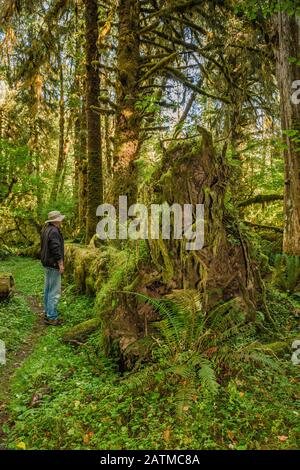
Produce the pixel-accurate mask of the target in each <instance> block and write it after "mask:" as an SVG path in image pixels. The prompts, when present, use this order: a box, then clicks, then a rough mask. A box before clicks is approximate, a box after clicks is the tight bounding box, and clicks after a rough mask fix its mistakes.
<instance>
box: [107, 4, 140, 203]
mask: <svg viewBox="0 0 300 470" xmlns="http://www.w3.org/2000/svg"><path fill="white" fill-rule="evenodd" d="M139 8H140V1H139V0H120V2H119V43H118V50H117V84H116V98H117V99H116V101H117V114H116V125H115V129H116V130H115V136H114V158H113V172H114V176H113V184H112V188H111V197H110V199H111V200H112V201H113V202H114V203H115V204H116V205H117V203H118V197H119V195H127V196H128V200H129V204H131V203H132V202H135V199H136V190H137V186H136V184H137V171H136V165H135V160H136V159H137V156H138V151H139V132H140V114H139V111H138V110H137V109H136V107H135V105H136V102H137V99H138V93H139V75H140V70H139V66H140V52H139V47H140V41H139V27H140V26H139V18H140V11H139Z"/></svg>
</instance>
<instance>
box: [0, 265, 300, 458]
mask: <svg viewBox="0 0 300 470" xmlns="http://www.w3.org/2000/svg"><path fill="white" fill-rule="evenodd" d="M0 270H1V271H9V272H12V273H13V275H14V277H15V280H16V294H15V296H14V297H13V298H12V299H10V300H9V301H5V302H2V303H1V304H0V338H1V339H3V340H4V341H5V343H6V346H7V365H6V366H0V373H1V385H0V403H1V405H0V449H1V448H2V449H176V448H177V449H277V448H278V449H296V448H298V447H299V441H298V439H299V414H300V410H299V379H300V376H299V366H294V365H293V364H292V363H291V360H290V355H286V356H285V357H282V358H280V359H278V367H275V368H272V367H270V366H269V365H266V366H265V368H260V369H258V368H257V369H253V368H251V367H250V365H249V364H243V365H242V369H241V373H239V374H237V375H236V376H232V377H231V378H230V379H227V380H226V382H224V384H222V386H221V387H220V388H221V393H219V394H218V396H217V397H214V398H212V397H210V396H209V395H206V396H201V394H200V395H199V397H195V399H194V400H193V404H192V405H191V407H190V408H189V409H188V410H187V412H186V415H185V416H184V417H183V418H182V417H181V418H179V417H176V413H174V406H175V397H174V393H173V390H172V384H166V385H164V386H163V387H159V386H158V387H156V388H155V389H152V390H151V389H148V388H146V389H145V390H138V391H134V392H133V391H131V390H128V387H127V386H126V384H125V383H124V380H123V379H124V374H122V373H120V372H119V370H118V366H117V364H116V363H115V362H114V361H113V360H112V359H108V358H106V357H105V356H104V354H103V353H102V350H101V342H100V333H99V332H96V333H95V334H93V335H91V337H90V338H89V340H88V341H87V343H85V344H79V345H77V346H76V347H74V346H71V345H67V344H64V343H63V342H62V341H61V335H62V332H63V331H64V329H65V328H68V327H69V326H71V325H75V324H77V323H79V322H80V321H83V320H85V319H88V318H91V317H93V316H94V309H93V299H92V298H89V297H87V296H83V295H79V294H78V293H77V292H76V291H75V289H74V286H72V285H64V286H63V296H62V300H61V303H60V312H61V315H62V317H63V319H64V321H65V325H64V326H63V327H59V328H58V327H56V328H54V327H45V326H44V325H43V321H42V310H43V309H42V303H41V301H42V291H43V270H42V268H41V266H40V263H39V262H38V261H36V260H32V259H29V258H18V257H11V258H8V259H7V260H5V261H2V262H1V264H0ZM276 299H277V304H276V305H277V307H276V305H275V304H274V303H273V305H272V307H273V311H274V310H276V308H277V310H278V311H280V312H281V316H284V315H285V316H286V317H287V318H288V317H289V315H291V313H290V311H289V304H288V303H287V302H286V299H284V297H281V296H280V295H279V294H278V293H277V294H276ZM275 313H276V312H275Z"/></svg>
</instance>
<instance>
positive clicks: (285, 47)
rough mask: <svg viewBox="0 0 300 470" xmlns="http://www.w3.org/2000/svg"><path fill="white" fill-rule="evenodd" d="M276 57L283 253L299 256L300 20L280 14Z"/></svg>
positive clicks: (278, 17)
mask: <svg viewBox="0 0 300 470" xmlns="http://www.w3.org/2000/svg"><path fill="white" fill-rule="evenodd" d="M276 27H277V34H278V42H277V47H276V48H275V54H276V58H277V61H276V62H277V81H278V86H279V90H280V103H281V122H282V130H283V137H284V141H285V144H286V147H285V150H284V156H285V198H284V215H285V221H284V237H283V251H284V252H285V253H288V254H291V255H300V151H299V137H300V104H297V100H293V99H292V94H293V93H294V92H295V90H294V89H293V83H294V82H295V81H296V80H299V78H300V67H299V60H300V17H299V16H297V15H296V14H293V15H289V14H288V13H287V12H286V11H280V12H278V13H277V17H276Z"/></svg>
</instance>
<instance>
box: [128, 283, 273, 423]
mask: <svg viewBox="0 0 300 470" xmlns="http://www.w3.org/2000/svg"><path fill="white" fill-rule="evenodd" d="M136 295H138V296H139V297H141V298H143V300H145V301H146V302H148V303H150V304H151V305H152V306H153V308H154V309H155V310H156V311H157V312H158V313H159V315H160V317H161V320H160V321H157V322H155V323H154V326H155V335H153V337H152V339H153V343H152V345H153V346H152V347H153V349H152V357H153V361H154V364H152V365H150V366H147V367H145V368H144V369H142V370H140V371H138V372H135V373H133V374H130V375H129V376H127V378H126V379H125V380H126V383H127V386H128V389H129V390H134V389H136V388H139V389H143V390H149V388H154V387H155V386H158V385H159V386H165V384H166V383H168V382H169V383H170V384H172V389H174V387H175V396H174V400H175V407H176V410H177V414H178V416H182V414H183V412H184V411H187V410H188V409H189V408H190V407H191V405H192V403H193V401H194V400H195V396H198V395H199V390H201V391H202V393H208V394H210V395H211V397H215V396H216V394H217V393H218V389H219V384H218V381H217V377H216V372H215V370H217V369H218V370H222V367H223V366H226V369H228V368H232V369H233V370H236V369H239V368H240V365H241V363H245V362H251V363H252V364H253V365H255V366H257V365H260V366H265V367H272V368H274V367H275V366H276V361H275V358H274V357H271V356H270V351H268V348H267V346H266V345H265V346H264V345H262V344H260V343H259V342H257V341H253V340H252V335H253V332H254V331H253V325H249V324H247V323H246V319H245V315H244V313H243V311H242V309H241V305H240V299H238V298H235V299H231V300H229V301H228V302H225V303H222V304H220V305H218V306H217V307H215V308H214V309H213V310H211V311H210V312H209V313H205V312H204V311H203V309H202V304H201V297H200V294H199V292H198V291H196V290H176V291H174V292H172V294H169V295H168V296H166V297H164V298H163V299H153V298H149V297H147V296H146V295H144V294H136Z"/></svg>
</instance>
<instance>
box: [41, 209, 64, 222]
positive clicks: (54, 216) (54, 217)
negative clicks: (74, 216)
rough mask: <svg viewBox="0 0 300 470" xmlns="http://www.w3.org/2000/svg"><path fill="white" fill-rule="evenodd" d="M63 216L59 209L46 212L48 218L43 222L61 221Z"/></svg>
mask: <svg viewBox="0 0 300 470" xmlns="http://www.w3.org/2000/svg"><path fill="white" fill-rule="evenodd" d="M64 218H65V216H64V215H63V214H61V213H60V212H59V211H51V212H49V214H48V220H46V222H45V224H48V223H49V222H62V221H63V220H64Z"/></svg>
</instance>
